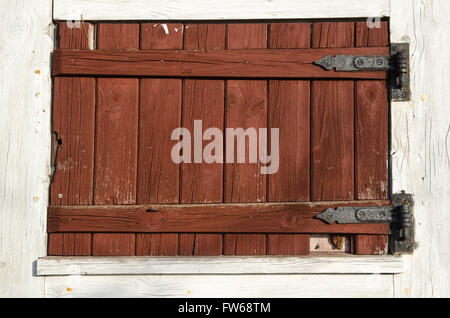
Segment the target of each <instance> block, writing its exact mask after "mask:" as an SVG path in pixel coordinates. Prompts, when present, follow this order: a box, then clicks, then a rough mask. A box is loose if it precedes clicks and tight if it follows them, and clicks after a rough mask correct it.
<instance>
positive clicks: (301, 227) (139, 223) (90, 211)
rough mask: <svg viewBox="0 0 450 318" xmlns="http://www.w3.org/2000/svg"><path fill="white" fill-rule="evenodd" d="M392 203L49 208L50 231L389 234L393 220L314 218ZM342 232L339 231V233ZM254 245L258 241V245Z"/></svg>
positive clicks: (346, 202)
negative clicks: (345, 221) (349, 208)
mask: <svg viewBox="0 0 450 318" xmlns="http://www.w3.org/2000/svg"><path fill="white" fill-rule="evenodd" d="M386 205H389V201H386V200H381V201H379V200H378V201H334V202H317V203H314V202H298V203H297V202H296V203H247V204H243V203H228V204H188V205H179V204H177V205H175V204H166V205H153V204H152V205H95V206H50V207H49V210H48V231H49V232H50V233H51V232H82V231H85V232H142V233H143V232H148V233H157V232H172V233H173V232H188V233H189V232H192V233H195V232H203V233H214V232H226V233H233V232H235V233H239V232H244V233H245V232H252V233H267V232H269V233H270V232H273V233H309V232H310V233H327V232H329V233H361V234H386V233H388V231H389V224H380V223H365V224H327V223H325V222H323V221H322V220H319V219H317V218H314V216H315V215H317V214H319V213H321V212H323V211H324V210H325V209H327V208H336V207H337V206H386ZM339 231H340V232H339ZM255 244H256V243H255Z"/></svg>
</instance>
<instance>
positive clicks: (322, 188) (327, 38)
mask: <svg viewBox="0 0 450 318" xmlns="http://www.w3.org/2000/svg"><path fill="white" fill-rule="evenodd" d="M353 42H354V23H353V22H323V23H322V22H320V23H319V22H317V23H314V24H313V28H312V45H313V47H330V48H332V47H351V46H353ZM311 94H312V97H311V114H312V115H311V151H312V163H311V164H312V168H311V169H312V171H311V173H312V178H311V187H312V189H311V191H312V192H311V199H312V201H322V200H351V199H353V197H354V98H353V97H354V84H353V81H313V82H312V92H311Z"/></svg>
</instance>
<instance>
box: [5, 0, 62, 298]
mask: <svg viewBox="0 0 450 318" xmlns="http://www.w3.org/2000/svg"><path fill="white" fill-rule="evenodd" d="M0 29H1V30H2V31H1V32H0V142H1V148H0V149H1V150H0V297H41V296H43V293H44V280H43V279H42V278H41V277H34V274H35V273H34V271H35V268H34V267H35V262H36V260H37V258H38V257H39V256H43V255H45V253H46V252H45V251H46V219H47V205H48V189H49V174H50V111H51V106H50V105H51V80H50V53H51V51H52V50H53V24H52V1H51V0H40V1H28V0H18V1H2V4H1V10H0Z"/></svg>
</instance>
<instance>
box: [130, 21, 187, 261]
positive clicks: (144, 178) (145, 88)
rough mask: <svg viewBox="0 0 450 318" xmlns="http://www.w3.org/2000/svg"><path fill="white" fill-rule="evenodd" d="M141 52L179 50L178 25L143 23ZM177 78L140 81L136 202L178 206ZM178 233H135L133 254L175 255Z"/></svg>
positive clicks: (179, 101)
mask: <svg viewBox="0 0 450 318" xmlns="http://www.w3.org/2000/svg"><path fill="white" fill-rule="evenodd" d="M140 47H141V49H144V50H146V49H182V47H183V26H182V25H181V24H158V23H144V24H142V25H141V43H140ZM181 96H182V83H181V80H180V79H169V78H168V79H162V78H142V79H140V106H139V151H138V152H139V157H138V193H137V194H138V203H140V204H144V203H179V196H180V192H179V190H180V171H179V170H180V169H179V166H178V165H177V164H175V163H174V162H172V160H171V159H170V152H171V149H172V146H173V143H174V142H171V141H170V136H171V133H172V131H173V130H174V129H175V128H178V127H180V126H181V104H182V97H181ZM178 245H179V243H178V234H162V233H152V234H137V235H136V255H177V254H178Z"/></svg>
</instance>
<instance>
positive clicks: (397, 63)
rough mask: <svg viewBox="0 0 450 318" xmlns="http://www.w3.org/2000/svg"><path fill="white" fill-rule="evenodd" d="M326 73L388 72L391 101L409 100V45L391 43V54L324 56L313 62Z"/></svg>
mask: <svg viewBox="0 0 450 318" xmlns="http://www.w3.org/2000/svg"><path fill="white" fill-rule="evenodd" d="M314 64H316V65H320V66H321V67H323V68H324V69H326V70H327V71H330V70H332V69H335V70H336V71H337V72H357V71H389V72H390V84H391V85H390V87H391V99H392V100H393V101H409V100H411V93H410V88H409V86H410V79H409V77H410V76H409V44H408V43H392V44H391V54H390V55H389V56H385V55H359V56H358V55H335V56H331V55H326V56H324V57H323V58H321V59H320V60H317V61H315V62H314Z"/></svg>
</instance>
